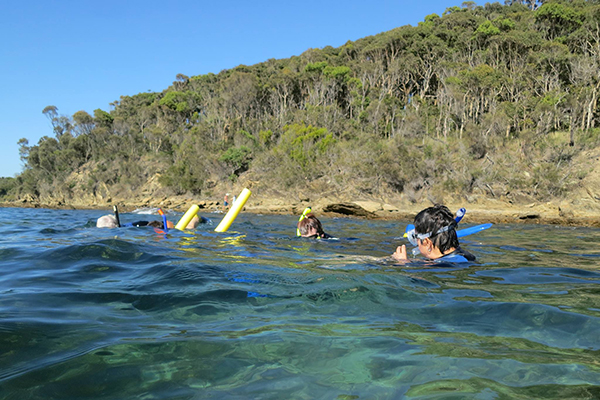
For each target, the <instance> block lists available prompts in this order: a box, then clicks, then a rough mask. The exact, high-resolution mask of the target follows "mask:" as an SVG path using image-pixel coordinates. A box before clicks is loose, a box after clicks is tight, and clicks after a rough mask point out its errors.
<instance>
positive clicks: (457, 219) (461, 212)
mask: <svg viewBox="0 0 600 400" xmlns="http://www.w3.org/2000/svg"><path fill="white" fill-rule="evenodd" d="M466 212H467V210H466V209H465V208H459V209H458V211H457V212H456V217H455V218H454V221H455V222H456V223H457V224H458V223H459V222H460V220H461V219H463V217H464V216H465V213H466Z"/></svg>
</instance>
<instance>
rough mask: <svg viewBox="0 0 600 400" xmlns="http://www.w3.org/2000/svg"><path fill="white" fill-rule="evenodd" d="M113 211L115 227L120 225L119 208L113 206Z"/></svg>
mask: <svg viewBox="0 0 600 400" xmlns="http://www.w3.org/2000/svg"><path fill="white" fill-rule="evenodd" d="M113 212H114V213H115V219H116V220H117V227H118V228H120V227H121V220H120V219H119V209H118V208H117V206H113Z"/></svg>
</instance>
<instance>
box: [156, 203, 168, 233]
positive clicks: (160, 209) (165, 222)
mask: <svg viewBox="0 0 600 400" xmlns="http://www.w3.org/2000/svg"><path fill="white" fill-rule="evenodd" d="M158 213H159V214H160V215H161V216H162V219H163V228H164V230H165V233H169V228H168V227H167V215H166V214H165V212H164V211H163V210H162V208H159V209H158Z"/></svg>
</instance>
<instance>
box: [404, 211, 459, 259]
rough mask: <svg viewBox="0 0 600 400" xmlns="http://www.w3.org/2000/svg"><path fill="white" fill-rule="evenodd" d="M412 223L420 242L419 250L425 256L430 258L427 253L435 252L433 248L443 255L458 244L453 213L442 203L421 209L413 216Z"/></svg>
mask: <svg viewBox="0 0 600 400" xmlns="http://www.w3.org/2000/svg"><path fill="white" fill-rule="evenodd" d="M414 225H415V233H416V235H415V236H416V239H417V243H420V244H421V245H420V246H419V250H420V251H421V254H423V255H424V256H425V257H428V258H431V257H430V256H429V255H428V254H432V252H433V253H435V252H434V250H437V252H439V253H441V254H442V255H443V254H446V253H447V252H449V251H453V250H454V249H456V248H457V247H458V246H459V244H458V237H457V236H456V222H455V221H454V215H453V214H452V212H451V211H450V210H449V209H448V207H446V206H444V205H440V204H436V205H435V206H433V207H428V208H426V209H424V210H422V211H421V212H419V213H418V214H417V216H416V217H415V221H414ZM421 246H423V247H421ZM423 250H426V251H427V253H424V252H423Z"/></svg>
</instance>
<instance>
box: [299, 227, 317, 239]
mask: <svg viewBox="0 0 600 400" xmlns="http://www.w3.org/2000/svg"><path fill="white" fill-rule="evenodd" d="M317 233H318V232H317V230H316V229H315V228H314V227H312V226H310V225H309V226H308V227H307V228H306V233H305V234H304V235H302V237H311V236H315V235H316V234H317Z"/></svg>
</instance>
